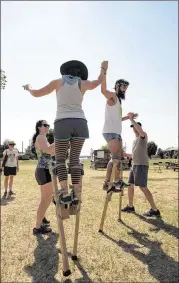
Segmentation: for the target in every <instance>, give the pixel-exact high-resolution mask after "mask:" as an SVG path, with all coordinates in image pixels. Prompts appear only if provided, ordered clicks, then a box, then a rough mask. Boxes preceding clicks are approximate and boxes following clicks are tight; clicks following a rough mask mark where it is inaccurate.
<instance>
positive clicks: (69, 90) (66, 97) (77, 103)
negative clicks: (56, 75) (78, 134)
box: [55, 76, 86, 121]
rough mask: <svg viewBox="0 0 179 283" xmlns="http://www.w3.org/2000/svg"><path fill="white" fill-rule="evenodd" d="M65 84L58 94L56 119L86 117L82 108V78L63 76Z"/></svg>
mask: <svg viewBox="0 0 179 283" xmlns="http://www.w3.org/2000/svg"><path fill="white" fill-rule="evenodd" d="M63 80H64V85H63V86H62V87H61V89H60V91H59V92H58V93H57V94H56V98H57V112H56V119H55V121H56V120H60V119H66V118H81V119H85V120H86V118H85V115H84V111H83V109H82V102H83V94H82V92H81V90H80V89H79V81H81V79H80V78H76V77H70V76H63Z"/></svg>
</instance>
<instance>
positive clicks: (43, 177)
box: [32, 120, 55, 235]
mask: <svg viewBox="0 0 179 283" xmlns="http://www.w3.org/2000/svg"><path fill="white" fill-rule="evenodd" d="M49 127H50V126H49V125H48V124H47V122H46V121H45V120H39V121H38V122H37V123H36V127H35V128H36V133H35V134H34V136H33V139H32V146H34V147H35V149H36V153H37V157H38V163H37V167H36V170H35V177H36V180H37V183H38V185H40V188H41V200H40V204H39V207H38V210H37V219H36V227H35V228H34V229H33V234H34V235H37V234H45V233H48V232H51V231H52V230H51V228H49V227H48V226H47V225H43V224H49V221H47V219H46V218H45V213H46V211H47V209H48V207H49V205H50V203H51V200H52V194H53V186H52V177H51V173H50V169H51V166H52V157H51V155H54V151H55V146H54V143H52V144H51V145H50V144H49V143H48V141H47V137H46V135H47V133H48V131H49Z"/></svg>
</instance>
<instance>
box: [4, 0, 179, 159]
mask: <svg viewBox="0 0 179 283" xmlns="http://www.w3.org/2000/svg"><path fill="white" fill-rule="evenodd" d="M177 6H178V2H177V1H168V2H167V1H114V2H113V1H110V2H108V1H104V2H103V1H97V2H96V1H89V2H88V1H73V2H70V1H64V2H62V1H56V2H53V1H49V2H48V1H42V2H40V1H34V2H32V1H29V2H26V1H22V2H21V1H19V2H16V1H7V2H6V1H1V68H2V69H3V70H4V71H5V72H6V75H7V79H8V83H7V86H6V89H5V90H2V91H1V143H2V142H3V141H4V139H6V138H8V139H13V140H14V141H15V142H16V147H17V148H18V149H19V151H21V150H22V141H23V145H24V148H26V147H27V146H28V145H29V140H30V139H31V137H32V135H33V133H34V131H35V124H36V122H37V120H41V119H45V120H47V121H48V122H49V124H50V125H51V127H52V128H53V123H54V119H55V115H56V95H55V92H53V93H52V94H50V95H47V96H45V97H40V98H35V97H33V96H31V95H30V93H28V92H27V91H24V90H23V88H22V85H24V84H27V83H29V84H30V85H31V86H32V88H34V89H38V88H41V87H43V86H45V85H47V84H48V83H49V82H50V81H51V80H54V79H57V78H59V77H60V71H59V70H60V66H61V64H62V63H64V62H66V61H68V60H73V59H74V60H75V59H76V60H80V61H82V62H84V63H85V64H86V66H87V67H88V71H89V78H88V79H89V80H94V79H97V77H98V75H99V72H100V66H101V62H102V61H103V60H108V61H109V67H108V73H107V87H108V89H109V90H112V89H113V87H114V83H115V81H116V80H117V79H120V78H124V79H126V80H128V81H129V82H130V86H129V88H128V90H127V93H126V100H125V101H124V102H123V115H126V114H127V113H128V112H135V113H138V114H139V117H138V120H137V121H140V122H142V124H143V129H144V131H145V132H147V134H148V138H149V141H154V142H155V143H156V144H157V145H158V147H160V148H162V149H165V148H167V147H171V146H177V145H178V25H177V24H178V7H177ZM105 103H106V99H105V97H104V96H103V95H102V94H101V91H100V87H98V88H97V89H95V90H93V91H88V92H86V94H85V96H84V100H83V109H84V112H85V115H86V118H87V120H88V126H89V132H90V138H89V139H88V140H86V142H85V145H84V147H83V150H82V154H89V151H90V149H91V148H93V149H99V148H100V147H101V146H102V145H105V144H106V142H105V140H104V138H103V136H102V128H103V123H104V111H105ZM122 137H123V142H124V144H125V145H126V150H127V152H128V153H131V148H132V141H133V139H134V134H133V132H132V130H131V128H130V122H129V121H125V122H123V130H122Z"/></svg>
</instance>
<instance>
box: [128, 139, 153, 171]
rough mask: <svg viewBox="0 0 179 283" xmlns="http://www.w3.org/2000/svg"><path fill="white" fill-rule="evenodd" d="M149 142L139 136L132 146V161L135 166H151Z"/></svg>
mask: <svg viewBox="0 0 179 283" xmlns="http://www.w3.org/2000/svg"><path fill="white" fill-rule="evenodd" d="M147 141H148V138H147V137H145V139H143V138H141V137H140V136H137V137H136V139H135V141H134V142H133V146H132V159H133V165H147V166H148V165H149V160H148V151H147Z"/></svg>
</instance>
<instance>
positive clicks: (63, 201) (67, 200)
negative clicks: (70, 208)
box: [60, 195, 73, 204]
mask: <svg viewBox="0 0 179 283" xmlns="http://www.w3.org/2000/svg"><path fill="white" fill-rule="evenodd" d="M72 201H73V197H72V195H66V196H64V197H63V196H62V197H60V203H61V204H70V203H72Z"/></svg>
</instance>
